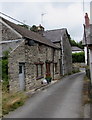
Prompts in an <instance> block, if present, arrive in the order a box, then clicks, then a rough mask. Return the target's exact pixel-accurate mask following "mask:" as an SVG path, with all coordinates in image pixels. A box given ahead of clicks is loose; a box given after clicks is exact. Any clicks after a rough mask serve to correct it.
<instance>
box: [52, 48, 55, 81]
mask: <svg viewBox="0 0 92 120" xmlns="http://www.w3.org/2000/svg"><path fill="white" fill-rule="evenodd" d="M54 56H55V49H54V48H53V58H52V59H53V62H52V63H53V80H54V74H55V73H54Z"/></svg>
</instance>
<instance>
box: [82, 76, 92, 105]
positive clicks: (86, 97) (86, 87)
mask: <svg viewBox="0 0 92 120" xmlns="http://www.w3.org/2000/svg"><path fill="white" fill-rule="evenodd" d="M91 96H92V92H91V89H90V80H89V79H88V77H87V76H85V77H84V84H83V104H84V105H85V104H92V97H91Z"/></svg>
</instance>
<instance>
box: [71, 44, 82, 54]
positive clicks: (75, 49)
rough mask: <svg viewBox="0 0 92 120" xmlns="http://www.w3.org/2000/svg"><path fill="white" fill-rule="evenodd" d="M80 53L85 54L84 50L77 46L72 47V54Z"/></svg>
mask: <svg viewBox="0 0 92 120" xmlns="http://www.w3.org/2000/svg"><path fill="white" fill-rule="evenodd" d="M80 52H83V49H81V48H79V47H77V46H72V53H80Z"/></svg>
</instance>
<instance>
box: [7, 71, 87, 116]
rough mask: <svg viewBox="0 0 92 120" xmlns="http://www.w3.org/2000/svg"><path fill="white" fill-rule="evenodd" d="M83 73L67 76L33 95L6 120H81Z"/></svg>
mask: <svg viewBox="0 0 92 120" xmlns="http://www.w3.org/2000/svg"><path fill="white" fill-rule="evenodd" d="M84 75H85V73H84V72H81V73H77V74H74V75H70V76H67V77H65V78H63V79H62V80H60V81H59V82H57V83H55V84H54V85H51V86H50V87H49V88H46V89H45V90H43V91H40V92H38V93H37V94H35V95H33V96H32V97H31V98H30V99H29V100H28V101H27V102H26V103H25V105H24V106H22V107H20V108H18V109H17V110H15V111H14V112H11V113H10V114H9V115H7V116H6V117H7V118H82V88H83V77H84Z"/></svg>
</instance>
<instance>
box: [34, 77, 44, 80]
mask: <svg viewBox="0 0 92 120" xmlns="http://www.w3.org/2000/svg"><path fill="white" fill-rule="evenodd" d="M41 78H44V77H43V76H40V77H37V78H36V80H39V79H41Z"/></svg>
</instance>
